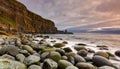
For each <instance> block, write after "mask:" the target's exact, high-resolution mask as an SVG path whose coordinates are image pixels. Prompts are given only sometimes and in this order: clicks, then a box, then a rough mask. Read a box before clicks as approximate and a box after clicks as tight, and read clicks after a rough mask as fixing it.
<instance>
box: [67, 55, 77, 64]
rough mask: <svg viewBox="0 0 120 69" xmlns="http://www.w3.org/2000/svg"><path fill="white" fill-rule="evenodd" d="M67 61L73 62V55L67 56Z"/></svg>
mask: <svg viewBox="0 0 120 69" xmlns="http://www.w3.org/2000/svg"><path fill="white" fill-rule="evenodd" d="M68 61H69V62H71V63H72V64H73V65H74V64H75V59H74V57H73V56H68Z"/></svg>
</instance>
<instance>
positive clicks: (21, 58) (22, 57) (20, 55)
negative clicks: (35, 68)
mask: <svg viewBox="0 0 120 69" xmlns="http://www.w3.org/2000/svg"><path fill="white" fill-rule="evenodd" d="M16 58H17V59H18V60H19V61H20V62H22V63H23V62H24V60H25V56H24V55H23V54H17V55H16Z"/></svg>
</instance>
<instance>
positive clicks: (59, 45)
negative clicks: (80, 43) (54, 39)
mask: <svg viewBox="0 0 120 69" xmlns="http://www.w3.org/2000/svg"><path fill="white" fill-rule="evenodd" d="M53 46H54V47H56V48H60V47H64V46H65V44H64V43H56V44H55V45H53Z"/></svg>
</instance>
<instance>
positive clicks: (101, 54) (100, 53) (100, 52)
mask: <svg viewBox="0 0 120 69" xmlns="http://www.w3.org/2000/svg"><path fill="white" fill-rule="evenodd" d="M94 55H99V56H102V57H105V58H107V59H109V55H108V53H107V52H103V51H98V52H96V53H95V54H94Z"/></svg>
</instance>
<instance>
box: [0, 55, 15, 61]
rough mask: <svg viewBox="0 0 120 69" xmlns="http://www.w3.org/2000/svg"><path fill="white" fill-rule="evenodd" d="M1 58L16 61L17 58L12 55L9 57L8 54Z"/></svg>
mask: <svg viewBox="0 0 120 69" xmlns="http://www.w3.org/2000/svg"><path fill="white" fill-rule="evenodd" d="M1 58H3V59H10V60H15V57H13V56H11V55H8V54H4V55H2V56H1Z"/></svg>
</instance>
